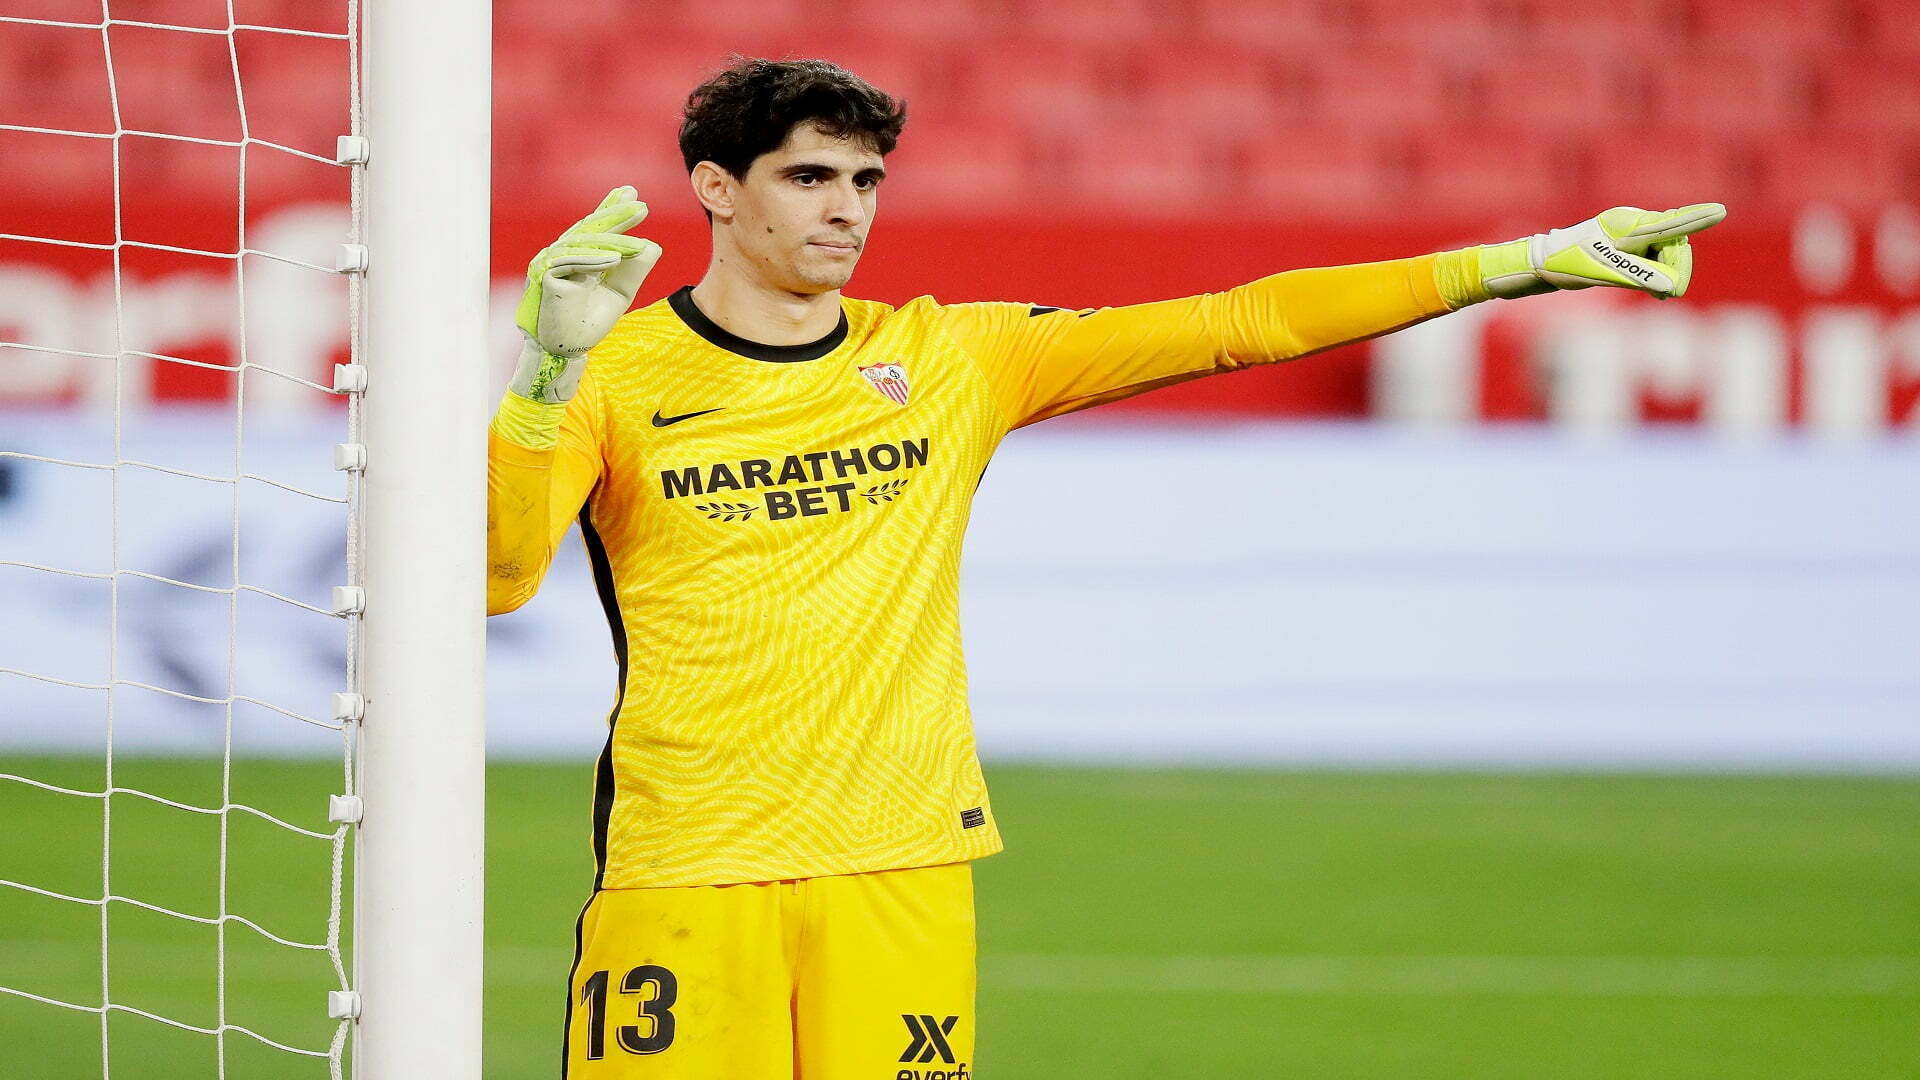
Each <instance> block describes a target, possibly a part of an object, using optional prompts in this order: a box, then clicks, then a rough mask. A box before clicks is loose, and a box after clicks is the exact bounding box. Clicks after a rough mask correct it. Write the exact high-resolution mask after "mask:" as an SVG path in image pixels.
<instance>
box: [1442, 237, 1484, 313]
mask: <svg viewBox="0 0 1920 1080" xmlns="http://www.w3.org/2000/svg"><path fill="white" fill-rule="evenodd" d="M1433 284H1434V287H1435V288H1436V289H1438V290H1439V292H1440V296H1441V298H1442V299H1444V300H1445V301H1446V303H1447V308H1448V310H1451V311H1458V310H1460V309H1461V308H1463V307H1466V306H1467V305H1468V304H1477V303H1479V302H1480V301H1482V300H1491V299H1493V294H1492V293H1490V292H1488V291H1487V286H1486V284H1485V282H1484V281H1483V279H1482V277H1481V273H1480V249H1479V248H1477V247H1470V248H1462V249H1460V250H1459V251H1442V252H1440V253H1439V254H1437V255H1435V256H1434V257H1433Z"/></svg>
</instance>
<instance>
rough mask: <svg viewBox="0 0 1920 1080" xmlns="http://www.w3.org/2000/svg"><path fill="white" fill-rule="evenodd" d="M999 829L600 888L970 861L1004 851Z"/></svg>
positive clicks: (667, 874) (621, 876)
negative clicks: (954, 840) (948, 840)
mask: <svg viewBox="0 0 1920 1080" xmlns="http://www.w3.org/2000/svg"><path fill="white" fill-rule="evenodd" d="M1005 847H1006V845H1005V843H1004V842H1002V841H1001V839H1000V834H999V832H998V831H995V832H992V833H988V834H987V835H985V836H982V837H980V838H979V839H978V840H976V841H974V842H972V843H966V844H939V845H928V846H923V847H916V848H905V849H902V848H897V847H888V848H876V849H870V850H867V851H840V852H833V853H830V854H825V855H799V856H794V857H791V858H787V859H778V860H773V859H770V860H765V861H756V862H754V863H752V864H750V865H737V866H722V867H719V868H716V869H700V870H671V869H667V870H651V871H649V870H611V869H610V870H608V871H607V873H606V876H605V877H604V878H603V879H602V881H601V885H600V887H601V888H603V889H664V888H678V887H683V886H688V885H743V884H749V883H752V882H758V881H786V880H788V879H790V878H810V877H833V876H836V875H839V874H865V873H870V872H872V871H875V870H907V869H911V868H913V867H917V866H939V865H941V864H942V863H954V862H970V861H972V860H974V859H981V858H985V857H986V856H988V855H992V854H994V853H995V852H998V851H1001V850H1004V849H1005Z"/></svg>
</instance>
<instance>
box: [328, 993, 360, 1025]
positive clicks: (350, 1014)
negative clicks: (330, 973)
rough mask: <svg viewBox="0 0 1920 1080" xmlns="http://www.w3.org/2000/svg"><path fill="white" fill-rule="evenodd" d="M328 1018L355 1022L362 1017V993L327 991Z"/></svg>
mask: <svg viewBox="0 0 1920 1080" xmlns="http://www.w3.org/2000/svg"><path fill="white" fill-rule="evenodd" d="M327 1016H329V1017H331V1018H332V1019H335V1020H355V1019H358V1018H359V1016H360V991H358V990H329V991H327Z"/></svg>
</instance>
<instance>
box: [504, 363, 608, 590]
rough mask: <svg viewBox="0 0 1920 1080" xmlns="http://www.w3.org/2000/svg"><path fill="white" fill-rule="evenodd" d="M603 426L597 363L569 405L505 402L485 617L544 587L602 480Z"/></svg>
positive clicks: (512, 397)
mask: <svg viewBox="0 0 1920 1080" xmlns="http://www.w3.org/2000/svg"><path fill="white" fill-rule="evenodd" d="M555 412H560V413H561V416H560V426H559V431H558V437H557V439H556V438H555V434H554V430H553V413H555ZM601 427H602V425H601V418H600V415H599V394H598V392H597V390H596V383H595V380H594V377H593V366H592V364H591V363H589V364H588V366H587V370H586V371H585V373H584V374H582V375H581V378H580V386H579V388H578V389H577V390H576V391H575V393H574V396H573V400H571V401H569V402H567V403H566V404H565V405H542V404H540V403H538V402H533V401H528V400H527V399H526V398H523V397H521V396H520V395H518V394H515V393H514V392H513V391H511V390H509V391H507V394H506V396H505V397H504V398H503V399H502V400H501V402H500V407H499V409H498V410H497V411H496V412H495V413H494V417H493V423H492V424H491V425H490V426H489V428H488V431H487V614H489V615H499V614H502V613H504V612H508V611H512V610H513V609H515V608H517V607H519V606H520V605H522V604H524V603H526V602H527V601H528V600H529V599H531V598H532V597H533V594H534V593H535V592H536V591H537V590H538V589H539V588H540V581H541V579H543V578H544V577H546V574H547V567H548V566H549V565H551V564H552V562H553V553H554V552H555V551H556V550H558V549H559V547H560V541H561V539H562V538H564V537H565V536H566V535H567V527H568V526H569V525H571V524H572V523H573V519H574V518H575V517H576V516H577V515H578V514H579V513H580V507H581V506H582V505H584V504H585V503H586V500H587V494H588V493H589V492H591V491H592V490H593V485H594V484H595V483H596V482H598V480H599V479H600V473H601V469H602V462H603V460H604V458H603V455H602V453H601V446H602V431H601ZM542 444H545V445H542Z"/></svg>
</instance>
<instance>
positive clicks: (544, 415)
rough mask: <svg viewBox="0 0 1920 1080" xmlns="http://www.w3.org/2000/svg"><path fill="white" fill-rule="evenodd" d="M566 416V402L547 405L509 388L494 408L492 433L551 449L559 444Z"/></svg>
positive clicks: (539, 447)
mask: <svg viewBox="0 0 1920 1080" xmlns="http://www.w3.org/2000/svg"><path fill="white" fill-rule="evenodd" d="M566 415H567V403H566V402H564V401H561V402H557V403H555V404H551V405H548V404H543V403H541V402H538V401H530V400H528V399H526V398H523V397H521V396H520V395H519V394H516V393H514V392H513V391H511V390H509V391H507V393H506V395H505V396H504V397H502V398H501V399H500V407H499V408H498V409H496V410H494V414H493V425H492V426H493V432H494V434H496V435H498V436H500V437H501V438H502V439H505V440H507V441H508V442H510V443H515V444H517V445H519V446H523V447H526V448H527V449H529V450H551V449H553V448H554V447H555V446H557V445H559V442H560V421H561V419H562V418H563V417H565V416H566Z"/></svg>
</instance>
